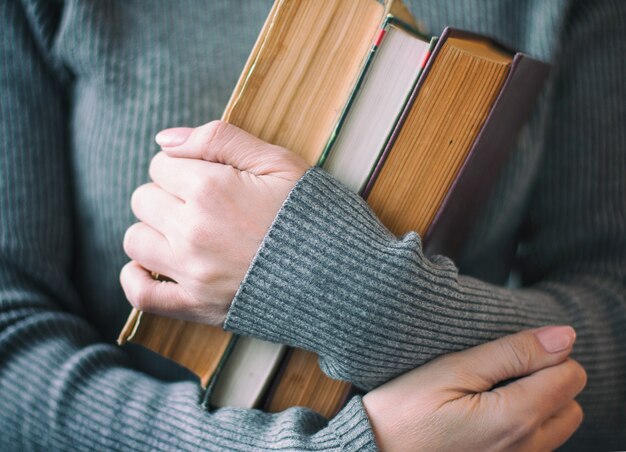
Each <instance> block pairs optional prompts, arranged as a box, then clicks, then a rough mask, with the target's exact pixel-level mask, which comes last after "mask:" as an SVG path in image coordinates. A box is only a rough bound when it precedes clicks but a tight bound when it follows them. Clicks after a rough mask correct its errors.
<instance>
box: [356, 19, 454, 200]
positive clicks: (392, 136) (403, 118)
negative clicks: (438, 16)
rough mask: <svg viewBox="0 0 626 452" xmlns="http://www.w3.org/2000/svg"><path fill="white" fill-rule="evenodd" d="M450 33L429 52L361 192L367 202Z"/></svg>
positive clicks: (434, 43)
mask: <svg viewBox="0 0 626 452" xmlns="http://www.w3.org/2000/svg"><path fill="white" fill-rule="evenodd" d="M450 33H451V29H450V28H446V29H445V30H444V31H443V33H442V34H441V36H440V37H439V39H438V40H436V41H435V42H432V44H433V45H434V49H433V50H432V51H431V52H429V54H430V55H429V56H430V57H429V58H428V60H426V61H425V63H426V65H425V66H424V69H423V70H422V73H421V75H420V76H419V77H418V78H417V83H416V84H415V88H414V89H413V92H412V93H411V95H410V96H409V99H408V101H407V102H406V104H405V106H404V109H403V111H402V113H401V114H400V117H399V119H398V121H397V122H396V126H395V127H394V128H393V131H392V132H391V134H390V136H389V139H388V140H387V144H386V145H385V147H384V150H383V151H382V153H381V155H380V157H379V159H378V162H377V163H376V165H374V169H373V171H372V173H371V175H370V177H369V180H368V181H367V183H366V184H365V187H364V188H363V190H362V191H361V196H362V197H363V199H365V200H367V196H368V195H369V194H370V192H371V191H372V188H373V187H374V183H375V182H376V179H377V178H378V175H379V174H380V171H381V170H382V168H383V165H384V164H385V160H387V156H388V155H389V152H391V149H392V148H393V145H394V143H395V142H396V139H397V138H398V135H399V134H400V130H401V129H402V126H403V125H404V122H405V121H406V118H407V117H408V115H409V112H410V111H411V108H412V107H413V104H414V103H415V99H416V98H417V95H418V93H419V91H420V88H421V87H422V85H423V84H424V80H426V78H427V77H428V73H429V72H430V69H431V68H432V66H433V64H434V62H435V60H436V59H437V54H438V53H439V51H440V50H441V48H442V46H443V44H444V43H445V42H446V40H447V39H448V36H449V35H450Z"/></svg>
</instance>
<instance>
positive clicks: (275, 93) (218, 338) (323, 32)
mask: <svg viewBox="0 0 626 452" xmlns="http://www.w3.org/2000/svg"><path fill="white" fill-rule="evenodd" d="M390 13H392V14H394V15H396V16H397V17H399V18H401V19H402V20H404V21H405V22H408V23H411V22H412V20H413V19H412V17H411V16H410V15H409V14H408V12H407V10H406V8H405V7H404V6H403V5H402V3H401V2H400V1H398V0H386V1H384V2H382V3H380V2H378V1H376V0H353V1H345V0H276V1H275V2H274V4H273V6H272V9H271V10H270V13H269V15H268V17H267V19H266V21H265V24H264V25H263V28H262V29H261V32H260V33H259V36H258V38H257V41H256V43H255V45H254V47H253V49H252V51H251V54H250V56H249V58H248V61H247V62H246V65H245V67H244V69H243V71H242V74H241V76H240V78H239V80H238V82H237V85H236V87H235V89H234V91H233V94H232V95H231V98H230V100H229V102H228V105H227V106H226V109H225V112H224V115H223V117H222V119H223V120H225V121H227V122H230V123H232V124H234V125H236V126H238V127H240V128H242V129H244V130H246V131H247V132H249V133H251V134H253V135H255V136H257V137H259V138H261V139H263V140H265V141H267V142H270V143H272V144H276V145H280V146H283V147H286V148H288V149H291V150H292V151H294V152H296V153H298V154H299V155H301V156H302V157H303V158H304V159H305V160H306V161H307V162H309V163H310V164H311V165H315V164H316V163H317V162H318V160H319V158H320V156H321V155H322V153H323V151H324V149H325V146H326V143H327V141H328V137H329V136H330V135H331V133H332V130H333V128H334V127H335V125H336V123H337V121H338V119H339V117H340V116H341V112H342V110H343V108H344V106H345V104H346V103H347V101H348V99H349V97H350V94H351V93H352V91H353V88H354V85H355V83H356V80H357V78H358V76H359V74H360V73H361V70H362V68H363V66H364V64H365V61H366V60H367V56H368V53H369V50H370V48H371V44H372V42H373V39H374V38H375V36H376V32H377V30H378V29H379V28H380V26H381V24H382V23H383V21H384V20H385V18H386V17H387V15H389V14H390ZM311 124H315V127H311ZM232 340H233V335H232V334H231V333H228V332H225V331H224V330H222V329H221V328H216V327H211V326H208V325H204V324H199V323H194V322H189V321H181V320H175V319H169V318H166V317H161V316H157V315H153V314H148V313H143V312H140V311H139V310H136V309H133V310H132V312H131V314H130V315H129V318H128V321H127V322H126V325H125V326H124V328H123V330H122V332H121V333H120V336H119V338H118V343H119V344H124V343H125V342H127V341H130V342H134V343H137V344H140V345H143V346H145V347H147V348H149V349H151V350H153V351H155V352H157V353H159V354H161V355H163V356H165V357H167V358H170V359H173V360H174V361H176V362H178V363H179V364H181V365H183V366H184V367H186V368H188V369H189V370H191V371H192V372H194V373H195V374H196V375H198V377H199V378H200V381H201V383H202V385H203V387H209V388H211V389H213V388H215V387H218V383H219V382H218V381H217V380H216V376H217V375H216V370H217V369H218V368H219V369H225V368H226V365H227V362H224V361H225V360H226V358H227V356H226V355H225V353H226V352H227V351H229V354H228V356H234V355H233V354H234V353H235V352H236V350H235V349H236V347H237V345H236V344H234V345H233V344H232V342H231V341H232ZM255 341H256V340H255ZM273 345H274V346H275V347H276V353H275V354H274V356H276V357H279V356H281V353H280V349H281V348H282V347H283V346H282V345H280V344H273ZM251 346H252V347H254V342H253V345H251ZM259 346H260V347H261V348H263V349H264V350H266V351H267V348H268V347H267V343H265V344H259ZM226 361H227V360H226ZM242 365H243V367H242V371H245V369H244V367H245V362H243V363H242ZM327 380H328V381H329V383H330V382H331V380H330V379H327ZM332 384H335V383H334V382H332ZM261 386H262V385H259V387H261ZM208 396H209V397H210V394H208ZM253 400H256V396H254V397H252V398H251V399H250V401H253ZM225 403H228V401H227V400H226V402H225ZM310 408H312V409H314V410H316V411H323V410H320V409H318V407H316V406H312V407H310ZM326 414H328V413H326Z"/></svg>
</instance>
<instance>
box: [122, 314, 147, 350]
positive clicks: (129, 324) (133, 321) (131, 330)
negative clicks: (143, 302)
mask: <svg viewBox="0 0 626 452" xmlns="http://www.w3.org/2000/svg"><path fill="white" fill-rule="evenodd" d="M141 314H142V312H141V311H140V310H139V309H137V308H133V310H132V311H130V314H129V315H128V319H126V323H125V324H124V328H122V331H121V332H120V335H119V336H118V338H117V345H124V344H125V343H126V342H128V341H130V340H131V339H132V338H133V336H135V333H136V332H137V328H138V327H139V322H141Z"/></svg>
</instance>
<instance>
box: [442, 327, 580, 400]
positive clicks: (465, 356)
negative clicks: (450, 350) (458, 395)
mask: <svg viewBox="0 0 626 452" xmlns="http://www.w3.org/2000/svg"><path fill="white" fill-rule="evenodd" d="M575 340H576V332H575V331H574V329H573V328H572V327H570V326H547V327H543V328H539V329H536V330H528V331H522V332H520V333H517V334H512V335H510V336H505V337H502V338H500V339H497V340H495V341H492V342H487V343H485V344H482V345H479V346H477V347H474V348H470V349H468V350H465V351H463V352H459V353H457V354H456V355H457V359H456V360H455V366H457V367H456V372H454V374H456V375H451V377H452V378H457V379H458V377H459V376H461V377H462V378H463V381H464V383H468V386H467V387H466V389H468V390H471V391H474V392H484V391H488V390H490V389H491V388H492V387H493V386H494V385H495V384H497V383H500V382H502V381H504V380H508V379H510V378H516V377H521V376H525V375H529V374H531V373H534V372H536V371H538V370H541V369H544V368H546V367H551V366H555V365H557V364H560V363H561V362H563V361H565V360H566V359H567V357H568V355H569V354H570V352H571V351H572V346H573V345H574V341H575ZM459 373H460V374H461V375H459Z"/></svg>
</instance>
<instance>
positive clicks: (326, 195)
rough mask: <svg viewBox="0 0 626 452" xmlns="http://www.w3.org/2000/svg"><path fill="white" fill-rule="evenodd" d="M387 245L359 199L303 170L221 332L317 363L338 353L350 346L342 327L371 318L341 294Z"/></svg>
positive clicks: (322, 175)
mask: <svg viewBox="0 0 626 452" xmlns="http://www.w3.org/2000/svg"><path fill="white" fill-rule="evenodd" d="M394 240H395V237H394V236H393V235H391V234H390V233H389V232H388V231H387V230H386V229H385V228H384V226H382V224H381V223H380V222H379V221H378V219H377V218H376V217H375V216H374V214H373V213H372V212H371V210H370V209H369V207H368V206H367V205H366V204H365V202H364V201H363V200H362V199H361V198H360V197H359V196H357V195H356V194H354V193H352V192H351V191H349V189H348V188H346V187H345V186H343V185H342V184H340V183H339V182H338V181H336V180H335V179H333V178H332V177H331V176H330V175H329V174H327V173H326V172H324V171H323V170H321V169H319V168H312V169H310V170H309V171H307V173H305V175H304V176H303V177H302V178H301V179H300V180H299V181H298V183H297V184H296V185H295V187H294V188H293V189H292V191H291V192H290V193H289V196H288V197H287V199H286V200H285V203H284V204H283V206H282V207H281V209H280V211H279V212H278V214H277V216H276V218H275V219H274V223H273V224H272V226H271V227H270V229H269V231H268V233H267V234H266V236H265V238H264V240H263V242H262V244H261V246H260V248H259V250H258V251H257V254H256V256H255V257H254V259H253V261H252V263H251V265H250V267H249V269H248V272H247V274H246V276H245V277H244V279H243V281H242V283H241V285H240V287H239V290H238V291H237V294H236V295H235V298H234V299H233V302H232V304H231V307H230V309H229V311H228V313H227V316H226V319H225V322H224V328H225V329H227V330H230V331H232V332H234V333H237V334H242V335H246V336H253V337H258V338H261V339H264V340H268V341H272V342H278V343H283V344H287V345H290V346H294V347H298V348H303V349H307V350H311V351H314V352H316V353H318V354H319V355H324V354H325V352H331V354H333V352H337V348H338V347H339V348H342V347H343V346H342V343H345V341H348V342H350V341H349V338H348V337H345V336H346V335H345V333H342V331H346V323H347V324H350V323H353V322H354V319H356V318H363V316H366V317H367V316H369V315H371V312H368V311H369V310H370V309H371V303H366V302H365V300H364V301H363V303H362V304H359V302H358V301H357V302H355V300H354V293H347V292H349V291H350V290H351V288H352V292H354V288H355V287H359V286H362V285H364V284H366V283H367V281H364V279H365V278H368V275H367V268H366V266H370V267H371V265H372V253H376V252H377V249H378V250H381V251H382V250H384V249H386V248H387V247H388V246H389V245H390V244H391V243H392V242H393V241H394ZM372 248H373V250H372ZM324 370H328V369H324ZM330 373H331V374H332V373H333V372H332V370H331V371H330Z"/></svg>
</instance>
